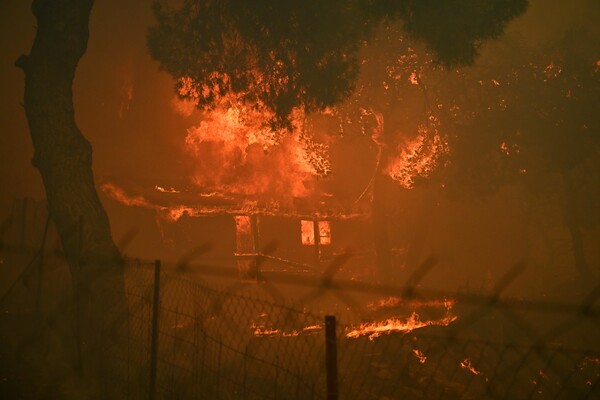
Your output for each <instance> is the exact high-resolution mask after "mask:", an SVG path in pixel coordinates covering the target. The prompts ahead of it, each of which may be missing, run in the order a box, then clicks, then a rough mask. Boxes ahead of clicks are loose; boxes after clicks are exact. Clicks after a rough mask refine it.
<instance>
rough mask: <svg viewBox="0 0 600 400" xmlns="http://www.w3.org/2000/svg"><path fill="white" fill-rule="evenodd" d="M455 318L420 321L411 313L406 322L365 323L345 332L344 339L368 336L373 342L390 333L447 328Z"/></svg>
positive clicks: (398, 320) (400, 320)
mask: <svg viewBox="0 0 600 400" xmlns="http://www.w3.org/2000/svg"><path fill="white" fill-rule="evenodd" d="M456 318H457V317H456V316H452V315H448V316H445V317H443V318H440V319H437V320H432V321H421V319H420V317H419V314H417V313H416V312H413V313H412V314H411V315H410V317H408V318H407V319H406V320H402V319H400V318H389V319H385V320H384V321H381V322H366V323H363V324H360V325H358V326H357V327H355V328H352V329H351V330H350V331H349V332H347V333H346V337H348V338H359V337H361V336H368V337H369V340H374V339H375V338H377V337H379V336H381V335H383V334H390V333H392V332H402V333H409V332H412V331H413V330H415V329H419V328H423V327H426V326H432V325H440V326H448V325H449V324H450V323H452V322H453V321H455V320H456Z"/></svg>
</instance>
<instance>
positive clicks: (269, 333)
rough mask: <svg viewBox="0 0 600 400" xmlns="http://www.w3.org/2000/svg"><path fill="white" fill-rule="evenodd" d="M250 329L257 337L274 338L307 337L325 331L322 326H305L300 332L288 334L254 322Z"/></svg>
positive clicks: (294, 331) (295, 331)
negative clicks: (303, 335)
mask: <svg viewBox="0 0 600 400" xmlns="http://www.w3.org/2000/svg"><path fill="white" fill-rule="evenodd" d="M250 329H252V330H253V332H252V334H253V335H254V336H257V337H274V336H279V337H295V336H300V335H302V334H305V335H311V334H315V333H317V332H319V331H321V330H322V329H323V327H322V326H321V325H310V326H305V327H304V328H302V329H300V330H291V331H288V332H286V331H283V330H281V329H278V328H275V329H273V328H267V327H266V326H265V325H262V324H256V323H254V322H252V323H251V324H250Z"/></svg>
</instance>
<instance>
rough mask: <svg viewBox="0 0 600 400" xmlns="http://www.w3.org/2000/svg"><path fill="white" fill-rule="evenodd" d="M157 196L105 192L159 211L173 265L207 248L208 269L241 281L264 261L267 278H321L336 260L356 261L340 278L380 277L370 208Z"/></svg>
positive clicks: (324, 199)
mask: <svg viewBox="0 0 600 400" xmlns="http://www.w3.org/2000/svg"><path fill="white" fill-rule="evenodd" d="M158 188H159V190H156V188H155V190H152V191H150V192H149V191H146V193H143V194H142V195H139V194H138V193H140V190H137V191H136V195H135V196H134V195H128V194H126V193H125V192H124V191H123V190H122V189H119V188H118V187H116V186H115V187H107V186H104V187H103V192H104V193H105V194H108V195H109V197H111V198H112V199H114V200H118V203H121V204H122V205H125V206H127V205H129V206H132V205H133V206H138V207H141V208H152V209H154V210H155V212H156V215H157V217H156V221H157V223H158V227H159V229H160V232H161V236H162V241H163V242H164V243H166V244H167V246H168V247H169V250H170V257H169V258H171V259H177V258H178V257H183V256H184V255H185V254H191V253H193V252H194V249H197V248H199V247H200V246H202V245H206V244H208V247H209V248H210V250H209V251H208V252H205V253H204V254H202V256H201V259H202V262H204V263H209V264H210V265H213V266H222V267H229V268H231V266H232V265H231V264H232V263H235V264H236V265H237V267H238V269H239V272H240V275H241V276H242V277H244V278H255V277H256V276H257V274H258V271H257V270H256V268H257V263H256V260H257V259H258V258H260V260H261V262H260V263H259V264H260V268H261V270H263V271H264V270H278V271H295V272H308V273H311V272H312V273H316V274H320V273H321V272H322V271H324V270H325V269H326V268H327V266H328V265H329V263H330V262H331V261H332V260H333V259H334V258H335V256H336V255H339V254H343V253H345V254H347V253H350V254H351V255H352V257H350V259H349V260H348V261H347V262H346V263H345V264H344V266H343V267H342V270H341V271H340V273H343V274H346V276H347V277H356V276H357V274H360V275H365V274H372V273H373V269H374V265H373V264H374V253H373V245H372V242H373V241H372V236H371V234H372V233H371V231H372V226H371V225H372V224H371V219H370V205H369V204H368V202H355V203H352V204H351V205H350V206H347V205H345V204H342V203H340V202H339V201H336V199H335V198H334V197H333V196H321V197H319V198H315V197H310V198H293V199H291V200H290V201H287V202H285V203H284V202H282V201H272V200H269V199H259V198H256V197H254V198H251V199H248V197H247V196H235V195H223V194H216V193H211V194H204V195H202V194H198V193H189V192H185V191H182V192H179V191H175V190H165V189H162V188H160V187H158ZM127 208H131V207H127ZM359 267H360V268H359Z"/></svg>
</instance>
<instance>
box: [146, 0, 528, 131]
mask: <svg viewBox="0 0 600 400" xmlns="http://www.w3.org/2000/svg"><path fill="white" fill-rule="evenodd" d="M526 5H527V1H526V0H494V1H487V2H480V1H476V0H452V1H447V0H429V1H411V0H403V1H390V0H386V1H375V0H327V1H323V0H306V1H289V2H282V1H272V0H257V1H252V2H248V1H243V0H221V1H211V0H183V3H182V5H181V6H179V7H171V6H169V5H167V4H164V3H161V2H155V7H154V12H155V15H156V19H157V23H156V25H155V26H153V27H152V28H151V29H150V31H149V34H148V45H149V48H150V53H151V55H152V57H153V58H154V59H156V60H157V61H158V62H159V64H160V67H161V68H162V69H164V70H165V71H167V72H168V73H170V74H171V75H172V76H173V77H174V78H176V79H177V87H176V89H177V93H178V94H179V96H181V97H182V98H185V99H191V100H193V101H195V102H196V103H197V104H198V106H199V107H200V108H203V109H206V108H208V109H210V108H211V107H214V106H215V104H218V103H219V101H221V100H222V99H223V98H224V97H228V96H229V97H233V98H235V99H236V101H243V102H248V103H251V104H255V105H256V106H257V107H263V108H264V109H265V110H267V111H269V112H271V113H272V122H273V123H274V124H275V125H280V126H281V125H286V124H289V116H290V114H291V113H292V110H293V109H295V108H301V109H303V110H304V111H308V112H310V111H315V110H322V109H324V108H326V107H329V106H332V105H334V104H337V103H339V102H340V101H341V100H342V99H344V98H346V97H347V96H348V95H349V94H350V93H351V92H352V90H353V89H354V86H355V81H356V77H357V73H358V70H359V58H358V50H359V46H360V44H362V43H364V41H366V40H368V39H369V38H370V36H371V33H372V32H373V29H374V28H375V27H376V26H377V24H378V23H379V22H381V21H382V20H384V19H392V18H400V19H401V20H403V21H404V29H405V31H406V32H407V33H408V34H409V35H411V36H413V37H414V38H416V39H418V40H422V41H424V42H425V43H426V44H427V45H428V46H430V48H431V49H432V50H433V51H434V52H435V53H436V54H437V59H438V61H439V62H441V63H442V64H444V65H447V66H455V65H459V64H465V63H470V62H472V61H473V59H474V57H475V56H476V54H477V49H478V46H479V44H480V43H481V42H482V41H483V40H485V39H489V38H493V37H496V36H498V35H499V34H500V33H501V32H502V30H503V28H504V26H505V25H506V23H507V22H508V21H510V20H511V19H513V18H515V17H516V16H517V15H519V14H520V13H522V12H523V11H524V10H525V8H526ZM229 97H228V98H229Z"/></svg>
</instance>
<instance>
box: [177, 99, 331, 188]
mask: <svg viewBox="0 0 600 400" xmlns="http://www.w3.org/2000/svg"><path fill="white" fill-rule="evenodd" d="M304 118H305V116H304V115H302V113H301V112H297V113H296V114H295V116H294V129H293V131H292V132H288V131H287V129H285V128H284V129H279V130H273V129H272V128H271V127H270V126H269V125H268V123H267V122H268V121H267V120H266V119H265V117H264V115H263V114H261V111H260V110H256V109H253V108H252V107H250V106H246V105H242V104H240V103H231V102H225V103H222V104H221V105H220V106H219V107H218V108H216V109H215V110H213V111H211V112H210V113H208V114H207V116H206V118H204V119H203V120H202V121H201V122H200V124H199V125H198V126H196V127H193V128H190V129H188V133H187V136H186V140H185V144H186V149H187V150H188V152H189V154H190V155H191V157H192V159H193V163H194V164H195V165H196V169H195V172H194V176H193V182H194V183H195V184H196V185H198V186H199V187H201V188H202V189H203V190H215V191H219V192H222V193H232V194H245V195H250V196H264V195H266V196H269V197H271V196H276V195H278V196H281V195H283V194H286V195H289V196H292V197H306V196H308V195H310V194H311V193H312V191H313V190H314V186H315V180H316V178H317V177H324V176H327V175H328V174H329V173H330V172H331V162H330V161H329V155H328V145H327V144H325V143H318V142H316V141H315V140H314V135H311V134H309V133H308V132H306V128H305V124H304Z"/></svg>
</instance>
